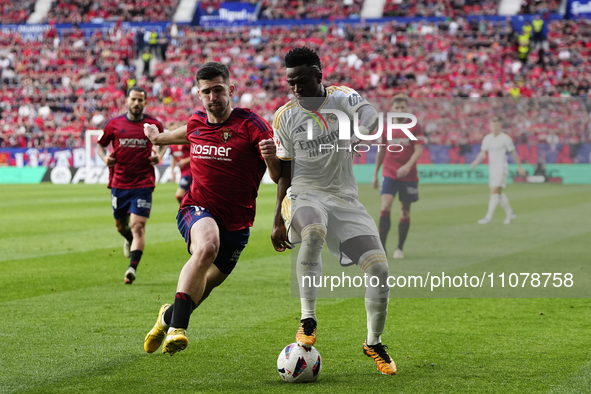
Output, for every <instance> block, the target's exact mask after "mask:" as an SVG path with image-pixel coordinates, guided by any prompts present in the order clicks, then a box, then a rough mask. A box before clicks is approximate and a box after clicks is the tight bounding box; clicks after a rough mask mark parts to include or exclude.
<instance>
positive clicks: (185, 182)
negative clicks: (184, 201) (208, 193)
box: [179, 175, 193, 190]
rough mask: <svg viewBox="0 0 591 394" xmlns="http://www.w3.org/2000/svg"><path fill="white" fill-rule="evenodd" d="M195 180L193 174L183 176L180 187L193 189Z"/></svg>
mask: <svg viewBox="0 0 591 394" xmlns="http://www.w3.org/2000/svg"><path fill="white" fill-rule="evenodd" d="M192 182H193V177H192V176H191V175H186V176H183V177H181V182H180V183H179V187H180V188H181V189H183V190H189V189H191V183H192Z"/></svg>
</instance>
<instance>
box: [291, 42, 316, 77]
mask: <svg viewBox="0 0 591 394" xmlns="http://www.w3.org/2000/svg"><path fill="white" fill-rule="evenodd" d="M284 61H285V67H287V68H293V67H297V66H302V65H305V66H308V67H314V66H316V67H318V70H319V71H320V72H322V65H321V64H320V58H319V57H318V54H317V53H316V52H315V51H314V50H312V49H310V48H308V47H301V48H293V49H291V50H290V51H289V52H287V54H286V55H285V59H284Z"/></svg>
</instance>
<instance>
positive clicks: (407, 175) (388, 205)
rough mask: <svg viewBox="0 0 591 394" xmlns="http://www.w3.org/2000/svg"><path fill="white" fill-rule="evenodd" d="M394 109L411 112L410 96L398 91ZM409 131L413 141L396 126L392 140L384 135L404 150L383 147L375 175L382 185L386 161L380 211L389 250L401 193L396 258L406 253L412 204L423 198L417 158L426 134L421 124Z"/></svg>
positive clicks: (402, 121) (384, 237)
mask: <svg viewBox="0 0 591 394" xmlns="http://www.w3.org/2000/svg"><path fill="white" fill-rule="evenodd" d="M392 111H393V112H398V113H405V112H408V96H406V95H405V94H398V95H396V96H394V100H393V102H392ZM396 121H397V122H398V123H406V122H407V121H408V119H406V118H402V119H396ZM409 131H410V132H411V133H412V134H413V135H414V136H415V137H416V138H417V140H416V141H412V140H411V139H410V138H409V137H408V136H407V135H406V134H404V132H403V131H402V130H400V129H395V130H393V134H392V140H391V141H387V140H386V139H387V137H386V136H385V135H384V136H383V137H382V138H383V141H382V142H384V143H392V142H393V143H396V144H399V145H401V146H402V147H403V149H402V151H401V152H391V151H386V149H380V151H379V152H378V155H377V157H376V168H375V172H374V176H373V187H374V188H375V189H377V188H378V186H379V182H378V173H379V171H380V167H381V165H382V164H383V165H384V170H383V172H382V175H383V178H384V180H383V182H382V191H381V196H380V197H381V199H382V209H381V212H380V223H379V230H380V240H381V241H382V245H383V246H384V250H386V239H387V238H388V232H389V231H390V210H391V209H392V203H393V202H394V197H396V194H397V193H398V196H399V197H398V198H399V199H400V223H399V224H398V246H397V247H396V250H395V251H394V258H395V259H401V258H403V257H404V254H403V252H402V247H403V246H404V242H405V241H406V236H407V235H408V230H409V229H410V205H411V204H412V203H413V202H417V201H418V200H419V177H418V174H417V161H418V160H419V158H420V157H421V154H422V153H423V144H424V143H425V136H424V134H423V132H422V131H421V129H420V128H419V126H418V125H415V126H414V127H412V128H410V129H409Z"/></svg>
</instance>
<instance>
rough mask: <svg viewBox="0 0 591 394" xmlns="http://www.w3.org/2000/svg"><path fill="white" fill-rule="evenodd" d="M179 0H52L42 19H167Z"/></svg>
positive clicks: (54, 20) (84, 21)
mask: <svg viewBox="0 0 591 394" xmlns="http://www.w3.org/2000/svg"><path fill="white" fill-rule="evenodd" d="M178 3H179V1H178V0H161V1H157V2H150V1H147V0H123V1H114V0H105V1H96V0H55V2H54V4H52V7H51V9H50V10H49V13H48V14H47V16H46V18H45V21H46V22H51V23H89V22H93V21H103V20H104V21H129V22H132V21H135V22H142V21H166V20H172V16H173V14H174V11H175V10H176V7H177V6H178Z"/></svg>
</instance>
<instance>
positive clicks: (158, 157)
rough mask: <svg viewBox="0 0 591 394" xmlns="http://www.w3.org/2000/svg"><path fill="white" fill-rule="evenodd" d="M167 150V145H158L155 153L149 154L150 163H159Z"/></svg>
mask: <svg viewBox="0 0 591 394" xmlns="http://www.w3.org/2000/svg"><path fill="white" fill-rule="evenodd" d="M167 150H168V146H166V145H161V146H159V147H158V153H157V154H156V156H150V163H152V164H153V165H156V164H158V163H160V162H161V161H162V158H163V157H164V154H165V153H166V151H167Z"/></svg>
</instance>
